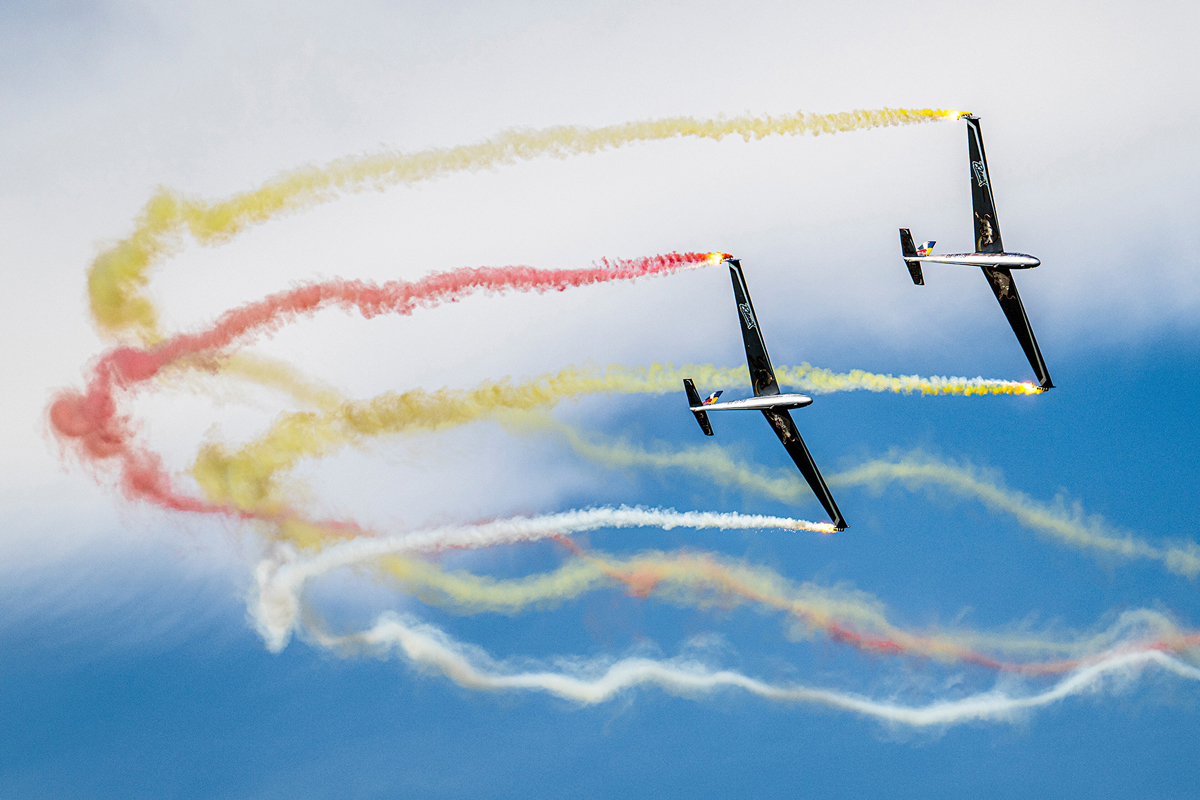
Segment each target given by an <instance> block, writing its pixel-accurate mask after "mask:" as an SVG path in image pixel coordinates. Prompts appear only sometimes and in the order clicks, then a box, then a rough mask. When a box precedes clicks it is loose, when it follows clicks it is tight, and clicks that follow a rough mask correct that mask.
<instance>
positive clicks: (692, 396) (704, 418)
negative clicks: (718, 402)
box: [683, 378, 713, 436]
mask: <svg viewBox="0 0 1200 800" xmlns="http://www.w3.org/2000/svg"><path fill="white" fill-rule="evenodd" d="M683 390H684V391H685V392H687V399H688V407H689V408H690V409H691V410H692V414H693V415H695V417H696V422H698V423H700V430H702V431H704V435H705V436H712V435H713V429H712V424H711V423H710V422H709V421H708V412H706V411H697V410H696V409H697V408H699V407H700V406H702V405H703V404H702V403H701V402H700V393H699V392H697V391H696V384H694V383H692V379H691V378H684V379H683Z"/></svg>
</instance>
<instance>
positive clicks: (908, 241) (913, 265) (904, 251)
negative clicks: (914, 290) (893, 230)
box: [900, 228, 933, 286]
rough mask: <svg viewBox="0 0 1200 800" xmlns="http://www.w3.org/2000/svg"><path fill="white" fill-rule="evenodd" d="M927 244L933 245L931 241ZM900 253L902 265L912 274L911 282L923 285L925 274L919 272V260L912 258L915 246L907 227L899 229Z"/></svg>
mask: <svg viewBox="0 0 1200 800" xmlns="http://www.w3.org/2000/svg"><path fill="white" fill-rule="evenodd" d="M929 246H930V247H933V242H929ZM900 253H901V255H903V256H904V265H905V266H906V267H908V274H909V275H911V276H912V282H913V283H915V284H916V285H917V286H924V285H925V276H924V275H923V274H921V262H920V261H915V260H914V259H915V258H916V255H917V246H916V245H915V244H913V238H912V232H911V231H909V229H908V228H901V229H900Z"/></svg>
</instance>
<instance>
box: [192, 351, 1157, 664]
mask: <svg viewBox="0 0 1200 800" xmlns="http://www.w3.org/2000/svg"><path fill="white" fill-rule="evenodd" d="M234 372H235V373H236V374H240V375H242V376H245V377H250V378H254V379H256V380H257V379H258V378H260V377H262V376H263V375H265V376H267V377H269V378H270V380H269V381H264V383H268V384H270V385H273V386H275V387H276V388H281V389H285V390H288V391H292V392H294V394H295V396H296V397H297V399H306V400H307V401H309V402H310V403H312V404H315V405H318V406H321V407H325V408H326V409H327V411H328V412H331V413H327V414H325V415H304V414H300V415H287V416H285V417H284V419H285V420H290V422H289V423H288V424H283V425H278V424H277V425H276V426H275V427H274V428H273V430H272V432H271V434H270V435H269V436H267V437H265V438H264V439H260V440H259V441H258V442H257V443H256V445H257V446H258V448H259V449H257V450H255V449H253V447H252V448H250V449H243V451H241V452H240V453H239V454H237V455H236V456H234V457H230V456H229V455H228V454H222V453H221V452H220V450H219V448H216V447H215V446H210V448H206V451H207V452H206V453H204V454H203V455H202V457H201V459H199V460H198V462H197V469H196V474H197V477H198V479H200V481H201V485H202V486H204V487H205V489H206V494H207V495H208V497H209V499H210V500H214V501H225V502H234V503H236V504H238V505H239V506H240V507H242V508H244V509H247V510H258V511H264V510H275V509H276V508H277V507H278V506H279V505H280V504H281V503H282V500H281V499H280V498H278V497H275V496H274V493H273V480H274V477H275V475H276V473H277V472H279V471H282V470H285V469H286V468H287V467H288V466H290V463H294V459H295V458H299V457H304V456H316V455H321V454H322V453H323V452H325V451H327V449H328V448H330V447H340V446H342V445H344V444H345V443H347V441H350V440H355V439H359V438H361V439H363V440H365V439H367V438H369V437H371V436H376V435H380V434H381V433H382V432H397V431H399V430H411V429H434V428H437V427H439V426H442V425H449V424H461V422H462V421H463V420H465V419H468V418H478V416H481V415H484V414H487V413H495V412H497V411H503V412H505V413H503V414H502V415H501V416H500V417H499V419H500V421H502V422H503V423H504V424H505V425H506V426H509V427H518V428H523V429H525V430H528V428H529V427H530V426H532V427H534V428H536V429H539V430H551V431H553V432H554V433H556V434H557V435H560V436H562V437H564V438H565V439H566V440H567V441H568V443H569V444H571V446H572V447H573V448H574V449H575V450H576V451H577V452H579V453H580V454H581V455H583V456H584V457H586V458H589V459H592V460H596V461H601V462H603V463H606V464H608V465H610V466H622V467H654V468H658V469H667V468H685V469H690V470H693V471H698V472H702V473H704V474H706V475H708V476H709V477H711V478H715V479H717V480H718V481H719V482H721V483H724V484H726V485H737V486H740V487H742V488H748V489H752V490H755V491H759V492H762V493H764V494H768V495H769V496H772V497H775V498H777V499H780V500H784V501H787V502H797V501H798V500H800V499H801V498H803V497H805V496H806V495H807V494H808V490H807V488H806V487H805V486H804V484H803V483H801V482H800V481H799V480H797V479H796V478H795V476H793V475H791V474H790V473H788V472H780V473H776V474H774V475H772V474H770V473H767V472H764V471H756V470H753V469H751V468H749V467H747V466H746V465H744V464H740V463H738V462H736V461H735V460H733V459H732V458H730V457H729V455H728V454H727V453H726V451H725V450H723V449H722V448H720V447H712V446H710V447H705V448H693V449H690V450H684V451H665V450H664V451H660V452H648V451H646V450H644V449H642V448H638V447H636V446H633V445H629V444H627V443H623V442H619V443H613V442H603V441H598V440H597V438H596V437H594V436H592V437H585V436H584V435H583V434H581V433H579V432H578V431H576V430H575V429H573V428H571V427H570V426H567V425H564V424H562V423H559V422H557V421H555V420H553V419H552V418H551V417H549V416H548V415H546V414H531V413H528V409H529V408H536V407H538V406H540V405H542V403H543V401H544V400H545V396H543V395H539V394H538V393H536V392H529V391H527V390H528V387H524V388H525V389H526V391H518V392H515V393H507V394H506V392H505V389H509V390H511V389H513V388H514V387H503V386H496V385H486V384H485V385H484V386H482V387H477V389H476V390H473V391H474V396H473V397H471V396H470V395H471V394H472V393H470V392H468V393H460V394H462V397H457V398H455V402H454V403H446V402H445V401H446V400H447V394H445V393H442V394H441V396H440V398H439V393H424V392H416V393H411V392H410V393H405V395H403V396H401V395H392V396H390V398H391V399H390V401H389V404H388V407H387V408H382V407H380V400H381V398H376V400H374V401H370V402H369V403H367V404H365V405H366V406H367V409H363V408H358V409H356V410H350V408H351V407H352V406H354V405H355V404H347V403H345V402H341V403H336V404H331V401H332V400H333V399H334V397H335V395H334V394H332V393H331V392H329V391H328V390H324V388H323V387H320V386H312V385H307V384H305V382H304V381H303V379H302V378H301V377H300V376H299V375H298V373H295V372H294V371H290V370H289V369H287V368H286V367H284V366H282V365H279V364H275V363H272V362H258V361H254V360H250V359H246V360H243V361H242V362H240V363H238V364H237V365H235V368H234ZM575 379H578V375H574V374H572V375H570V376H568V377H567V378H566V379H565V380H568V381H569V380H575ZM551 385H555V384H551ZM558 385H559V388H561V384H558ZM551 395H553V393H551ZM385 397H388V396H385ZM460 401H462V402H460ZM488 401H495V402H496V404H495V405H493V406H492V407H490V408H489V407H488ZM447 408H451V410H452V412H453V413H451V414H449V415H447V414H445V413H443V412H445V411H446V409H447ZM514 411H517V412H520V413H513V412H514ZM314 419H316V420H321V423H320V424H315V425H314V424H311V421H312V420H314ZM342 426H345V427H342ZM525 430H523V431H522V432H525ZM297 433H298V434H299V438H294V435H295V434H297ZM219 455H220V456H222V457H223V458H224V459H225V460H224V462H223V463H221V464H220V469H219V470H218V469H216V467H217V466H218V462H219V461H220V460H221V459H220V458H218V457H217V456H219ZM264 456H265V457H264ZM289 459H293V462H289ZM910 461H911V459H910ZM881 463H883V462H871V463H869V464H867V465H863V467H860V468H858V469H857V470H851V471H850V472H848V473H843V474H842V475H839V476H833V477H832V478H831V483H834V484H835V485H837V484H838V483H840V484H841V485H868V486H874V485H879V483H880V482H881V481H885V480H887V479H888V474H887V473H886V472H885V471H884V470H882V469H881V468H880V464H881ZM922 463H923V464H925V466H927V467H928V466H931V463H930V462H929V461H928V460H926V461H925V462H922ZM901 466H902V467H903V468H902V469H900V470H898V471H896V472H895V473H894V474H893V475H892V479H895V480H905V481H908V482H910V483H911V482H912V481H913V480H915V479H916V478H918V477H922V478H924V479H926V480H930V479H932V478H936V477H941V478H942V482H943V483H947V482H949V483H952V484H953V485H955V486H957V487H958V488H959V489H962V490H964V492H965V493H970V491H971V490H974V492H975V494H977V495H978V494H980V491H981V489H985V490H986V489H989V488H990V489H991V490H992V493H993V494H992V495H990V496H991V498H992V500H993V505H994V507H999V506H998V505H995V503H994V501H995V498H996V495H995V493H996V492H1000V493H1001V495H1003V493H1004V490H1001V489H998V487H995V486H993V485H991V484H986V483H985V482H983V481H980V480H978V479H975V481H974V483H972V482H971V481H964V480H963V478H962V475H959V474H957V473H956V472H955V470H956V468H955V467H953V466H952V465H944V464H938V463H934V464H932V466H941V467H942V468H943V469H942V470H941V471H932V472H931V471H929V470H928V469H926V470H925V471H920V470H917V471H914V469H913V465H912V464H911V463H909V464H905V463H903V462H901ZM946 470H949V472H947V471H946ZM215 472H219V473H220V474H221V479H220V480H217V481H214V480H213V479H212V476H213V474H214V473H215ZM961 472H963V470H961V469H959V470H958V473H961ZM947 475H953V476H955V477H956V478H957V480H956V481H947V480H946V476H947ZM214 487H216V488H214ZM231 487H238V489H237V490H236V491H230V489H231ZM223 492H224V493H223ZM1009 494H1015V493H1009ZM1017 499H1018V500H1021V499H1023V500H1024V501H1025V502H1026V503H1027V504H1028V503H1032V501H1030V500H1029V499H1028V498H1025V497H1024V496H1020V495H1018V496H1017ZM273 504H274V505H273ZM1002 510H1010V511H1011V509H1010V508H1003V509H1002ZM1023 521H1024V522H1026V524H1030V525H1033V526H1035V527H1036V526H1037V525H1038V523H1039V522H1042V523H1044V521H1045V520H1044V519H1042V518H1041V517H1038V516H1037V515H1033V516H1030V515H1028V514H1027V515H1026V516H1025V518H1023ZM1052 532H1053V531H1052ZM280 536H281V538H284V539H287V540H290V541H292V542H294V543H295V544H298V545H300V546H302V547H311V548H317V549H323V548H324V547H326V546H327V545H329V544H330V543H331V542H336V541H341V540H343V539H344V536H345V531H340V530H328V529H324V528H321V527H320V526H318V525H315V524H313V523H310V522H306V521H303V520H289V521H287V522H284V523H282V524H281V525H280ZM1076 543H1079V542H1078V541H1076ZM335 546H336V545H335ZM375 563H376V564H377V566H379V567H380V568H382V569H383V571H384V572H386V573H389V574H391V575H392V576H393V577H394V578H396V579H398V580H400V581H401V582H402V583H403V585H404V586H405V588H406V589H407V590H408V591H409V592H411V593H412V594H413V595H415V596H416V597H418V598H420V599H421V600H423V601H424V602H426V603H429V604H434V605H438V606H442V607H445V608H449V609H452V610H454V611H457V612H459V613H479V612H483V611H489V612H500V613H517V612H519V611H521V610H524V609H527V608H531V607H533V608H544V607H548V606H553V605H558V604H560V603H562V602H565V601H567V600H569V599H571V598H575V597H578V596H580V595H582V594H585V593H587V592H591V591H595V590H597V589H601V588H606V587H614V586H620V585H624V586H627V587H629V588H630V590H631V591H635V592H637V593H639V594H642V595H643V596H651V595H652V596H654V597H656V598H659V599H662V600H664V601H667V602H671V603H675V604H679V605H684V606H689V607H697V608H711V607H714V606H721V607H729V606H733V605H738V604H742V603H750V604H753V605H755V606H756V607H758V608H760V609H761V610H764V611H777V612H783V613H785V614H786V615H787V616H788V618H789V619H791V620H792V621H793V627H792V628H791V631H792V633H793V635H797V636H809V635H811V634H812V632H814V631H819V630H827V629H829V628H830V627H831V626H839V627H841V628H847V629H851V630H854V631H855V632H856V634H858V635H862V636H866V637H874V638H876V639H881V640H887V641H888V642H890V643H892V644H894V645H896V646H898V647H902V648H903V649H904V650H906V651H908V652H913V653H919V654H921V655H924V656H927V657H931V658H937V659H943V660H954V659H955V658H956V657H957V656H958V655H960V654H961V653H962V652H963V651H964V650H975V649H979V648H982V649H984V650H986V651H987V652H990V653H1006V654H1014V655H1021V656H1023V657H1047V656H1058V657H1077V656H1080V655H1086V654H1089V653H1095V652H1098V651H1099V650H1101V649H1103V648H1104V647H1108V646H1112V644H1114V643H1115V642H1117V641H1121V640H1127V639H1128V631H1129V630H1130V629H1131V628H1134V627H1136V628H1137V629H1138V630H1139V631H1150V632H1151V633H1152V634H1153V636H1146V637H1143V638H1154V637H1158V638H1165V637H1167V636H1170V635H1177V634H1178V630H1177V629H1176V628H1175V627H1174V625H1173V623H1171V622H1170V620H1168V619H1167V618H1166V617H1163V616H1162V615H1160V614H1157V613H1156V612H1150V611H1139V612H1130V613H1129V614H1127V615H1126V616H1123V617H1122V622H1121V624H1120V625H1118V626H1115V627H1114V628H1112V629H1109V630H1106V631H1102V632H1100V633H1096V634H1092V635H1089V636H1078V635H1072V636H1070V637H1066V638H1062V637H1058V638H1055V637H1048V636H1046V635H1034V634H1030V633H1028V632H1022V631H1018V632H1015V633H1008V634H1006V633H977V632H972V631H968V630H955V631H946V632H936V631H934V632H930V633H925V634H921V633H912V632H910V631H907V630H905V629H903V628H901V627H899V626H897V625H895V624H893V623H891V622H890V621H889V620H888V618H887V615H886V611H885V609H884V608H883V605H882V604H881V603H880V602H879V601H878V600H876V599H875V598H873V597H871V596H869V595H867V594H865V593H862V592H857V591H854V590H848V589H844V588H841V587H834V588H828V587H821V586H818V585H816V584H811V583H805V584H800V585H796V584H793V583H792V582H790V581H788V580H787V579H785V578H783V577H782V576H780V575H779V574H777V573H775V572H773V571H771V570H767V569H762V568H758V567H753V566H748V565H746V564H743V563H740V562H734V561H729V560H724V559H721V558H720V557H717V556H712V555H706V554H701V555H694V554H686V553H685V554H663V553H645V554H641V555H638V556H634V557H628V558H615V557H610V556H603V555H598V554H589V555H588V556H587V557H585V558H582V559H570V560H569V561H567V562H566V563H565V564H564V565H562V566H561V567H560V568H558V569H557V570H553V571H551V572H549V573H545V574H540V575H533V576H529V577H526V578H519V579H510V580H496V579H494V578H491V577H488V576H480V575H474V574H470V573H465V572H448V571H445V570H443V569H442V568H440V567H439V566H437V565H435V564H432V563H429V562H426V561H423V560H420V559H414V558H410V557H404V556H400V555H390V556H384V557H382V558H378V559H377V560H376V562H375Z"/></svg>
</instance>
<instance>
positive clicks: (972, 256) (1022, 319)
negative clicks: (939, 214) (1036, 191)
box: [900, 114, 1054, 391]
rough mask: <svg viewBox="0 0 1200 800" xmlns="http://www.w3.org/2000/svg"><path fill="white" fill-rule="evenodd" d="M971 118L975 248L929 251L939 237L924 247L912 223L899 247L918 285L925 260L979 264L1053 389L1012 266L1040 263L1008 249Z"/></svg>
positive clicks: (1045, 385)
mask: <svg viewBox="0 0 1200 800" xmlns="http://www.w3.org/2000/svg"><path fill="white" fill-rule="evenodd" d="M966 120H967V151H968V154H969V155H970V162H971V205H972V207H973V210H974V212H975V219H974V225H975V252H974V253H949V254H947V255H931V254H930V251H931V250H932V249H933V245H934V244H935V242H925V243H924V244H922V245H921V246H920V247H917V246H916V245H915V244H914V243H913V238H912V234H911V233H910V232H909V230H908V228H901V229H900V250H901V253H902V255H903V256H904V263H905V264H906V265H907V266H908V271H909V274H911V275H912V280H913V283H915V284H917V285H918V286H923V285H924V284H925V276H924V275H923V274H922V273H921V264H923V263H932V264H964V265H967V266H972V267H979V268H980V269H982V270H983V274H984V277H986V278H987V281H988V285H989V286H991V287H992V293H993V294H995V295H996V300H997V302H999V303H1000V308H1002V309H1003V310H1004V316H1005V317H1007V318H1008V324H1009V325H1011V326H1012V329H1013V333H1015V334H1016V335H1017V341H1019V342H1020V343H1021V348H1022V349H1023V350H1024V351H1025V357H1026V358H1028V359H1029V365H1030V366H1031V367H1033V371H1034V374H1036V375H1037V379H1038V384H1039V386H1040V388H1041V389H1042V390H1043V391H1044V390H1046V389H1053V388H1054V382H1053V381H1051V380H1050V371H1049V370H1048V369H1047V368H1046V362H1045V360H1044V359H1043V358H1042V351H1041V349H1039V348H1038V343H1037V338H1036V337H1034V335H1033V326H1031V325H1030V324H1029V317H1027V316H1026V315H1025V306H1024V305H1023V304H1022V303H1021V295H1020V294H1019V293H1018V292H1017V283H1016V281H1015V280H1014V279H1013V276H1012V270H1014V269H1032V268H1033V267H1036V266H1038V265H1039V264H1041V263H1042V262H1041V261H1039V260H1038V259H1037V258H1034V257H1033V256H1030V255H1026V254H1024V253H1006V252H1005V251H1004V244H1003V243H1002V242H1001V239H1000V222H999V220H998V219H997V217H996V203H995V201H994V200H993V198H992V182H991V176H990V175H989V174H988V166H987V154H986V153H985V152H984V149H983V133H982V132H981V131H980V129H979V117H976V116H975V115H974V114H969V115H967V116H966Z"/></svg>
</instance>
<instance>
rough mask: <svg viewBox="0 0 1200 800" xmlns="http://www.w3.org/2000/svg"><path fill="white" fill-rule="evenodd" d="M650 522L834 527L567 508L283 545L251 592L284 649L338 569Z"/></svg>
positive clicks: (257, 613)
mask: <svg viewBox="0 0 1200 800" xmlns="http://www.w3.org/2000/svg"><path fill="white" fill-rule="evenodd" d="M651 527H654V528H663V529H667V530H669V529H671V528H697V529H699V528H718V529H721V530H747V529H761V528H783V529H787V530H802V531H818V532H822V533H828V532H830V531H832V529H833V528H832V526H831V525H829V523H819V522H806V521H804V520H798V519H791V518H789V517H769V516H762V515H759V514H734V513H726V514H717V513H708V512H702V511H686V512H679V511H672V510H669V509H666V510H664V509H644V508H629V507H628V506H621V507H620V508H590V509H584V510H579V511H567V512H564V513H561V514H548V515H545V516H541V517H513V518H511V519H505V520H497V521H495V522H486V523H480V524H478V525H447V526H443V527H440V528H434V529H431V530H427V531H416V532H413V533H404V534H397V535H395V536H384V537H377V538H366V537H359V538H357V539H351V540H349V541H344V542H339V543H338V544H334V545H331V546H329V547H326V548H325V549H324V550H322V551H321V552H319V553H318V554H317V555H315V556H311V557H308V558H302V557H301V556H300V555H299V553H297V551H296V550H295V548H293V547H292V546H291V545H288V544H282V545H280V546H279V547H277V548H276V551H275V553H274V555H273V557H271V558H266V559H263V560H262V561H261V562H259V565H258V567H257V568H256V569H255V579H256V580H255V583H256V586H255V595H254V596H252V597H251V598H250V613H251V616H252V617H253V620H254V623H255V626H256V627H257V628H258V631H259V633H260V634H261V635H262V637H263V639H264V640H265V641H266V644H267V647H268V648H269V649H271V650H272V651H274V652H279V651H280V650H282V649H283V648H284V647H285V646H286V645H287V643H288V639H290V638H291V634H292V632H293V631H294V630H295V628H296V624H297V621H298V620H299V616H300V594H301V592H302V591H303V588H304V584H305V583H306V582H307V581H309V580H310V579H312V578H315V577H317V576H319V575H323V574H325V573H327V572H331V571H332V570H335V569H340V568H342V567H349V566H353V565H355V564H361V563H363V562H366V561H372V560H374V559H377V558H379V557H381V556H386V555H392V554H397V553H432V552H439V551H442V550H447V549H451V548H476V547H490V546H492V545H498V544H514V543H516V542H532V541H536V540H538V539H545V538H548V537H550V536H556V535H561V534H568V533H582V532H584V531H592V530H597V529H600V528H651Z"/></svg>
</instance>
